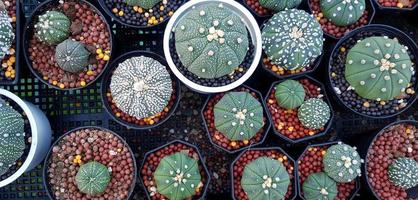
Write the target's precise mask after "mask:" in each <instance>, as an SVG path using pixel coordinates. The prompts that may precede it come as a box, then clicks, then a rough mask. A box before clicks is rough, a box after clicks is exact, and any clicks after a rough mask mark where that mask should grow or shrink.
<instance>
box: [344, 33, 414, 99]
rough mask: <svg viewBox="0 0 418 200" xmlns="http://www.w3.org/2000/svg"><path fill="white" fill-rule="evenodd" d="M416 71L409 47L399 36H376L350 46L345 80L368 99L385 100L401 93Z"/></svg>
mask: <svg viewBox="0 0 418 200" xmlns="http://www.w3.org/2000/svg"><path fill="white" fill-rule="evenodd" d="M414 73H415V71H414V67H413V66H412V61H411V58H410V56H409V54H408V51H407V47H405V46H403V45H401V44H400V43H399V42H398V41H397V40H396V39H390V38H388V37H386V36H383V37H382V36H373V37H368V38H365V39H363V40H361V41H358V42H357V44H356V45H354V47H353V48H351V49H350V51H349V52H348V55H347V59H346V65H345V79H346V80H347V81H348V83H349V84H350V85H351V87H353V88H354V90H355V92H356V93H357V94H358V95H359V96H361V97H363V98H366V99H371V100H377V101H381V100H383V101H385V100H392V99H394V98H395V97H397V96H399V95H401V93H402V92H404V91H405V89H406V88H407V87H408V84H409V83H410V81H411V78H412V75H413V74H414Z"/></svg>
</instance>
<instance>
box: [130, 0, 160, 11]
mask: <svg viewBox="0 0 418 200" xmlns="http://www.w3.org/2000/svg"><path fill="white" fill-rule="evenodd" d="M161 1H162V0H125V2H126V4H128V5H130V6H139V7H141V8H145V9H151V8H153V7H154V6H155V5H157V4H158V3H160V2H161Z"/></svg>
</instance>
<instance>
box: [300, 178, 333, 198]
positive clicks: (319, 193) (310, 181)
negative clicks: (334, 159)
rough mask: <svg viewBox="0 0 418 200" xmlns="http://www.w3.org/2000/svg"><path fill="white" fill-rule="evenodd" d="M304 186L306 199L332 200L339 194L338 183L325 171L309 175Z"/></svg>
mask: <svg viewBox="0 0 418 200" xmlns="http://www.w3.org/2000/svg"><path fill="white" fill-rule="evenodd" d="M302 187H303V196H304V197H305V199H306V200H332V199H334V198H335V197H336V196H337V194H338V189H337V183H336V182H335V181H334V180H332V179H331V178H330V177H328V176H327V174H325V173H324V172H319V173H314V174H311V175H309V176H308V178H306V180H305V182H303V186H302Z"/></svg>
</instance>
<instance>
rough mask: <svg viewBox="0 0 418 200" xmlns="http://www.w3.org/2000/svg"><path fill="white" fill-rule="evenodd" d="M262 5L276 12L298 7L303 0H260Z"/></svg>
mask: <svg viewBox="0 0 418 200" xmlns="http://www.w3.org/2000/svg"><path fill="white" fill-rule="evenodd" d="M258 2H259V3H260V5H261V6H262V7H264V8H267V9H269V10H272V11H274V12H280V11H283V10H286V9H291V8H296V7H298V6H299V4H300V3H301V2H302V0H259V1H258Z"/></svg>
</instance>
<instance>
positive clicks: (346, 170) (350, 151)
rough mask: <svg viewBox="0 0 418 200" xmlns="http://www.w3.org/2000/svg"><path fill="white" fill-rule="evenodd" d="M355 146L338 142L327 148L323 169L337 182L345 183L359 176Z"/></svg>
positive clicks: (358, 158)
mask: <svg viewBox="0 0 418 200" xmlns="http://www.w3.org/2000/svg"><path fill="white" fill-rule="evenodd" d="M363 162H364V161H363V160H362V159H361V158H360V155H359V154H358V152H357V150H356V147H351V146H349V145H347V144H343V143H341V142H339V143H338V144H336V145H332V146H331V147H329V148H328V150H327V152H326V154H325V155H324V158H323V165H324V171H325V172H326V173H327V175H328V176H329V177H331V178H332V179H334V181H336V182H338V183H347V182H351V181H352V180H354V179H355V178H356V177H357V176H361V163H363Z"/></svg>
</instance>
